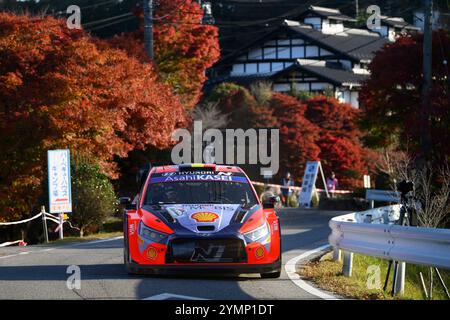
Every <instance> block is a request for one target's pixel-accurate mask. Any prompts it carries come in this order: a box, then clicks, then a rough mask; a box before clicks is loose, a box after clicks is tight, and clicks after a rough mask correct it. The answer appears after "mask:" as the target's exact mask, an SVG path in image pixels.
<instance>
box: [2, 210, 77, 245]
mask: <svg viewBox="0 0 450 320" xmlns="http://www.w3.org/2000/svg"><path fill="white" fill-rule="evenodd" d="M39 217H41V219H42V228H43V230H44V238H45V242H47V243H48V229H47V221H48V220H49V221H52V222H54V223H56V224H58V226H57V227H56V229H55V230H53V231H54V232H58V231H59V230H60V229H61V228H62V227H63V225H64V223H67V224H68V225H69V227H70V228H72V229H75V230H78V231H80V229H79V228H77V227H74V226H72V224H71V223H70V221H69V220H64V218H63V216H62V215H60V216H55V215H53V214H50V213H48V212H46V211H45V207H44V206H42V207H41V212H39V213H38V214H37V215H35V216H33V217H31V218H28V219H24V220H20V221H13V222H0V226H10V225H17V224H22V223H27V222H30V221H32V220H35V219H37V218H39ZM14 244H19V245H21V244H24V245H26V244H25V242H24V241H23V240H17V241H12V242H5V243H0V247H6V246H10V245H14Z"/></svg>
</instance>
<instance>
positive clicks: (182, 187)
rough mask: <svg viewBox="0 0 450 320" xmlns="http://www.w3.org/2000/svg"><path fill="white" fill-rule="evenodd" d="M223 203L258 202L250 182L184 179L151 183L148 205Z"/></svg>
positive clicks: (248, 203) (146, 198)
mask: <svg viewBox="0 0 450 320" xmlns="http://www.w3.org/2000/svg"><path fill="white" fill-rule="evenodd" d="M173 203H180V204H197V203H221V204H242V205H244V206H252V205H254V204H256V203H257V200H256V197H255V194H254V193H253V191H252V188H251V187H250V185H249V184H248V183H240V182H231V181H226V182H225V181H189V182H187V181H183V182H164V183H151V184H149V185H148V189H147V193H146V196H145V203H144V204H146V205H161V204H173Z"/></svg>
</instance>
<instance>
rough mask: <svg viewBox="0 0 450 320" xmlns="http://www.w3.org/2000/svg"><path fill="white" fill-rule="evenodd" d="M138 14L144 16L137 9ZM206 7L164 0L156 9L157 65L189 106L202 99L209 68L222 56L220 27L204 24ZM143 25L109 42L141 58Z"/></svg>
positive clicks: (186, 0)
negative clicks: (219, 38)
mask: <svg viewBox="0 0 450 320" xmlns="http://www.w3.org/2000/svg"><path fill="white" fill-rule="evenodd" d="M136 15H138V16H139V17H141V19H143V11H142V9H140V8H138V10H136ZM202 17H203V9H202V8H201V7H200V5H199V4H198V3H197V1H195V0H161V1H159V2H158V3H156V4H155V8H154V24H155V26H154V43H155V47H154V52H155V61H154V62H155V65H156V67H157V69H158V73H159V76H160V77H161V79H162V80H163V82H164V83H166V84H168V85H170V87H171V88H172V90H173V92H174V93H175V94H176V95H177V96H179V97H180V98H181V101H182V103H183V105H184V106H185V107H186V108H187V109H191V108H193V107H194V106H195V105H196V104H197V103H198V101H199V99H200V96H201V91H202V88H203V84H204V82H205V81H206V74H205V72H206V70H207V69H208V68H210V67H211V66H212V65H213V64H214V63H215V62H216V61H217V60H218V59H219V57H220V48H219V40H218V29H217V27H215V26H212V25H206V24H202ZM143 39H144V35H143V27H142V26H141V28H140V29H139V30H138V31H136V32H133V33H126V34H122V35H119V36H116V37H114V38H113V39H111V40H110V42H111V43H112V44H113V45H115V46H117V47H119V48H121V49H125V50H126V51H127V52H128V53H129V54H130V55H132V56H135V57H137V58H138V59H140V60H141V61H148V56H147V54H146V53H145V51H144V49H143V48H144V43H143Z"/></svg>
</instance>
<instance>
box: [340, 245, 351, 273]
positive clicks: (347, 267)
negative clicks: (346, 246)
mask: <svg viewBox="0 0 450 320" xmlns="http://www.w3.org/2000/svg"><path fill="white" fill-rule="evenodd" d="M352 271H353V252H348V251H344V265H343V267H342V273H343V274H344V276H346V277H351V276H352Z"/></svg>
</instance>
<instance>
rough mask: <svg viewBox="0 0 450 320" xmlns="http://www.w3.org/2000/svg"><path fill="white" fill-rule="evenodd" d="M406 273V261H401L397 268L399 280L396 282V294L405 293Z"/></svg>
mask: <svg viewBox="0 0 450 320" xmlns="http://www.w3.org/2000/svg"><path fill="white" fill-rule="evenodd" d="M405 274H406V263H405V262H399V263H398V270H397V281H396V282H395V288H394V295H401V296H402V295H403V294H404V293H405Z"/></svg>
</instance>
